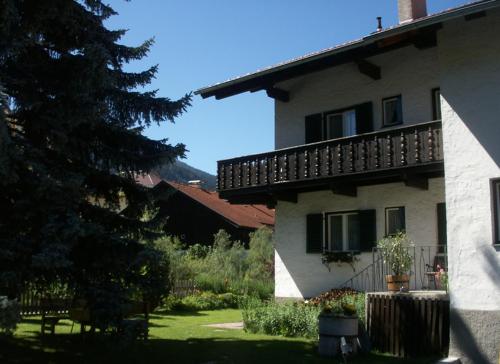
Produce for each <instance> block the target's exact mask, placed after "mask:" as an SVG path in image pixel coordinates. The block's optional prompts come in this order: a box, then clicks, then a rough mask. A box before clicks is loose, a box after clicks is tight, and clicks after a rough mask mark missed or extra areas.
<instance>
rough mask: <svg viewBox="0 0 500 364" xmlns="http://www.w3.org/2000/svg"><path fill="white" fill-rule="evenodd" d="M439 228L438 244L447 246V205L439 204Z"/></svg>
mask: <svg viewBox="0 0 500 364" xmlns="http://www.w3.org/2000/svg"><path fill="white" fill-rule="evenodd" d="M437 225H438V226H437V228H438V244H439V245H446V243H447V232H446V204H445V203H444V202H443V203H438V204H437Z"/></svg>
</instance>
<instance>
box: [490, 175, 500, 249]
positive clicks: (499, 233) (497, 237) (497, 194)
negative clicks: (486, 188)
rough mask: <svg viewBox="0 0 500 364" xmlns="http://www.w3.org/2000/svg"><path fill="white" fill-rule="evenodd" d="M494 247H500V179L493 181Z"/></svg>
mask: <svg viewBox="0 0 500 364" xmlns="http://www.w3.org/2000/svg"><path fill="white" fill-rule="evenodd" d="M491 204H492V222H493V224H492V225H493V245H496V246H500V178H493V179H491Z"/></svg>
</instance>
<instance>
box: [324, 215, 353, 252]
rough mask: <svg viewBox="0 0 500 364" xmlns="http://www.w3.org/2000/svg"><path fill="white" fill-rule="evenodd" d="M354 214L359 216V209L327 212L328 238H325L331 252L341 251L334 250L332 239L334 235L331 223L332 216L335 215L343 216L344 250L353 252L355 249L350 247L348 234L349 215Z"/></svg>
mask: <svg viewBox="0 0 500 364" xmlns="http://www.w3.org/2000/svg"><path fill="white" fill-rule="evenodd" d="M352 215H358V217H359V211H345V212H327V213H325V217H326V224H327V229H326V232H325V235H326V239H325V240H324V241H325V242H326V244H325V245H326V250H327V251H330V252H334V251H339V250H333V246H332V245H333V242H332V239H331V235H332V227H331V223H330V217H335V216H342V250H340V251H343V252H351V251H355V250H351V249H349V239H348V234H349V226H348V221H349V220H348V218H347V217H348V216H352Z"/></svg>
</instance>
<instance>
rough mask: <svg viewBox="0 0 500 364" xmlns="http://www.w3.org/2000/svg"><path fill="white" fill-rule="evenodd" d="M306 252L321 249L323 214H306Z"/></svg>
mask: <svg viewBox="0 0 500 364" xmlns="http://www.w3.org/2000/svg"><path fill="white" fill-rule="evenodd" d="M306 230H307V232H306V253H321V252H322V251H323V214H309V215H307V227H306Z"/></svg>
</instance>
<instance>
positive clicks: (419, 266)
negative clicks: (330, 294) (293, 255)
mask: <svg viewBox="0 0 500 364" xmlns="http://www.w3.org/2000/svg"><path fill="white" fill-rule="evenodd" d="M407 249H408V252H409V253H410V255H411V258H412V267H411V272H410V290H447V273H446V272H447V271H448V258H447V253H446V245H431V246H413V247H408V248H407ZM372 259H373V261H372V263H371V264H370V265H369V266H367V267H365V268H364V269H362V270H361V271H359V272H358V273H356V274H355V275H354V276H353V277H351V278H350V279H348V280H347V281H345V282H344V283H343V284H341V285H340V287H349V288H353V289H356V290H358V291H364V292H384V291H387V284H386V280H385V276H386V275H388V274H392V273H391V271H390V269H389V267H388V266H387V264H386V262H385V261H384V259H383V257H382V252H381V251H380V250H379V249H377V248H374V249H373V252H372Z"/></svg>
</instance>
